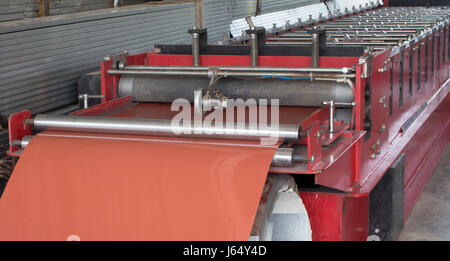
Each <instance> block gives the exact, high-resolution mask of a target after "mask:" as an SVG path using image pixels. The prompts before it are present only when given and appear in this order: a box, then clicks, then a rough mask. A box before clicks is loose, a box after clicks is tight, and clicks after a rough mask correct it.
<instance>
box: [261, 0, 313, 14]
mask: <svg viewBox="0 0 450 261" xmlns="http://www.w3.org/2000/svg"><path fill="white" fill-rule="evenodd" d="M317 3H320V0H283V1H280V0H262V6H261V13H262V14H266V13H272V12H276V11H282V10H288V9H294V8H297V7H300V6H306V5H311V4H317Z"/></svg>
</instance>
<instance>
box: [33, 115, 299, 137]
mask: <svg viewBox="0 0 450 261" xmlns="http://www.w3.org/2000/svg"><path fill="white" fill-rule="evenodd" d="M25 124H32V125H34V126H35V127H36V128H37V129H47V130H56V131H78V132H89V133H107V134H130V135H151V136H170V137H190V138H192V137H193V138H217V139H238V140H261V139H262V138H272V137H276V138H278V139H280V140H282V141H291V142H298V141H299V139H300V136H301V127H300V126H298V125H294V124H280V126H279V128H278V129H270V128H268V129H260V128H250V127H249V126H248V124H246V125H245V126H239V124H237V126H235V128H226V126H219V127H204V126H203V125H202V123H201V122H193V121H192V122H184V125H182V126H176V125H172V121H171V120H160V119H134V118H111V117H98V116H62V115H44V114H39V115H36V117H35V118H34V119H33V120H26V121H25Z"/></svg>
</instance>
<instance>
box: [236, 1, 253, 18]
mask: <svg viewBox="0 0 450 261" xmlns="http://www.w3.org/2000/svg"><path fill="white" fill-rule="evenodd" d="M257 1H258V0H231V6H232V9H231V10H232V14H233V19H238V18H242V17H247V16H254V15H255V14H256V2H257Z"/></svg>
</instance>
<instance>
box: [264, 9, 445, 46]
mask: <svg viewBox="0 0 450 261" xmlns="http://www.w3.org/2000/svg"><path fill="white" fill-rule="evenodd" d="M449 15H450V8H448V7H436V8H417V7H411V8H408V7H401V8H380V9H376V10H373V11H368V12H365V13H362V14H359V15H354V16H350V17H343V18H338V19H336V20H331V21H327V22H325V23H323V24H319V25H314V26H313V27H317V26H318V27H320V28H322V29H325V30H326V41H327V44H328V45H333V46H349V45H359V46H372V47H373V48H374V50H383V49H385V48H388V47H392V46H396V45H402V44H403V43H404V42H407V41H410V40H412V39H413V38H415V37H418V36H421V35H422V34H423V33H424V32H425V31H427V30H430V29H432V28H434V27H435V26H436V25H441V24H442V23H444V22H446V21H447V20H448V16H449ZM306 29H307V28H300V29H292V30H290V31H288V32H285V33H281V34H279V35H272V36H269V37H268V39H267V40H268V42H267V43H266V44H268V45H292V44H295V45H310V44H312V36H311V33H310V32H309V31H308V30H306Z"/></svg>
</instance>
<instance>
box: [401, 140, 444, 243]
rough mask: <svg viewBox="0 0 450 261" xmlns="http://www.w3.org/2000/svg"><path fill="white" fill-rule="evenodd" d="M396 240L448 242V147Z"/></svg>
mask: <svg viewBox="0 0 450 261" xmlns="http://www.w3.org/2000/svg"><path fill="white" fill-rule="evenodd" d="M398 240H403V241H409V240H430V241H434V240H446V241H448V240H450V146H448V147H447V151H446V152H445V154H444V156H443V157H442V158H441V161H440V162H439V165H438V167H437V168H436V170H435V171H434V173H433V176H431V178H430V180H429V181H428V183H427V185H426V186H425V189H424V191H423V193H422V194H421V195H420V197H419V200H418V201H417V203H416V205H415V206H414V208H413V210H412V211H411V214H410V216H409V218H408V220H407V221H406V224H405V227H404V229H403V231H402V233H401V234H400V237H399V239H398Z"/></svg>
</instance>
